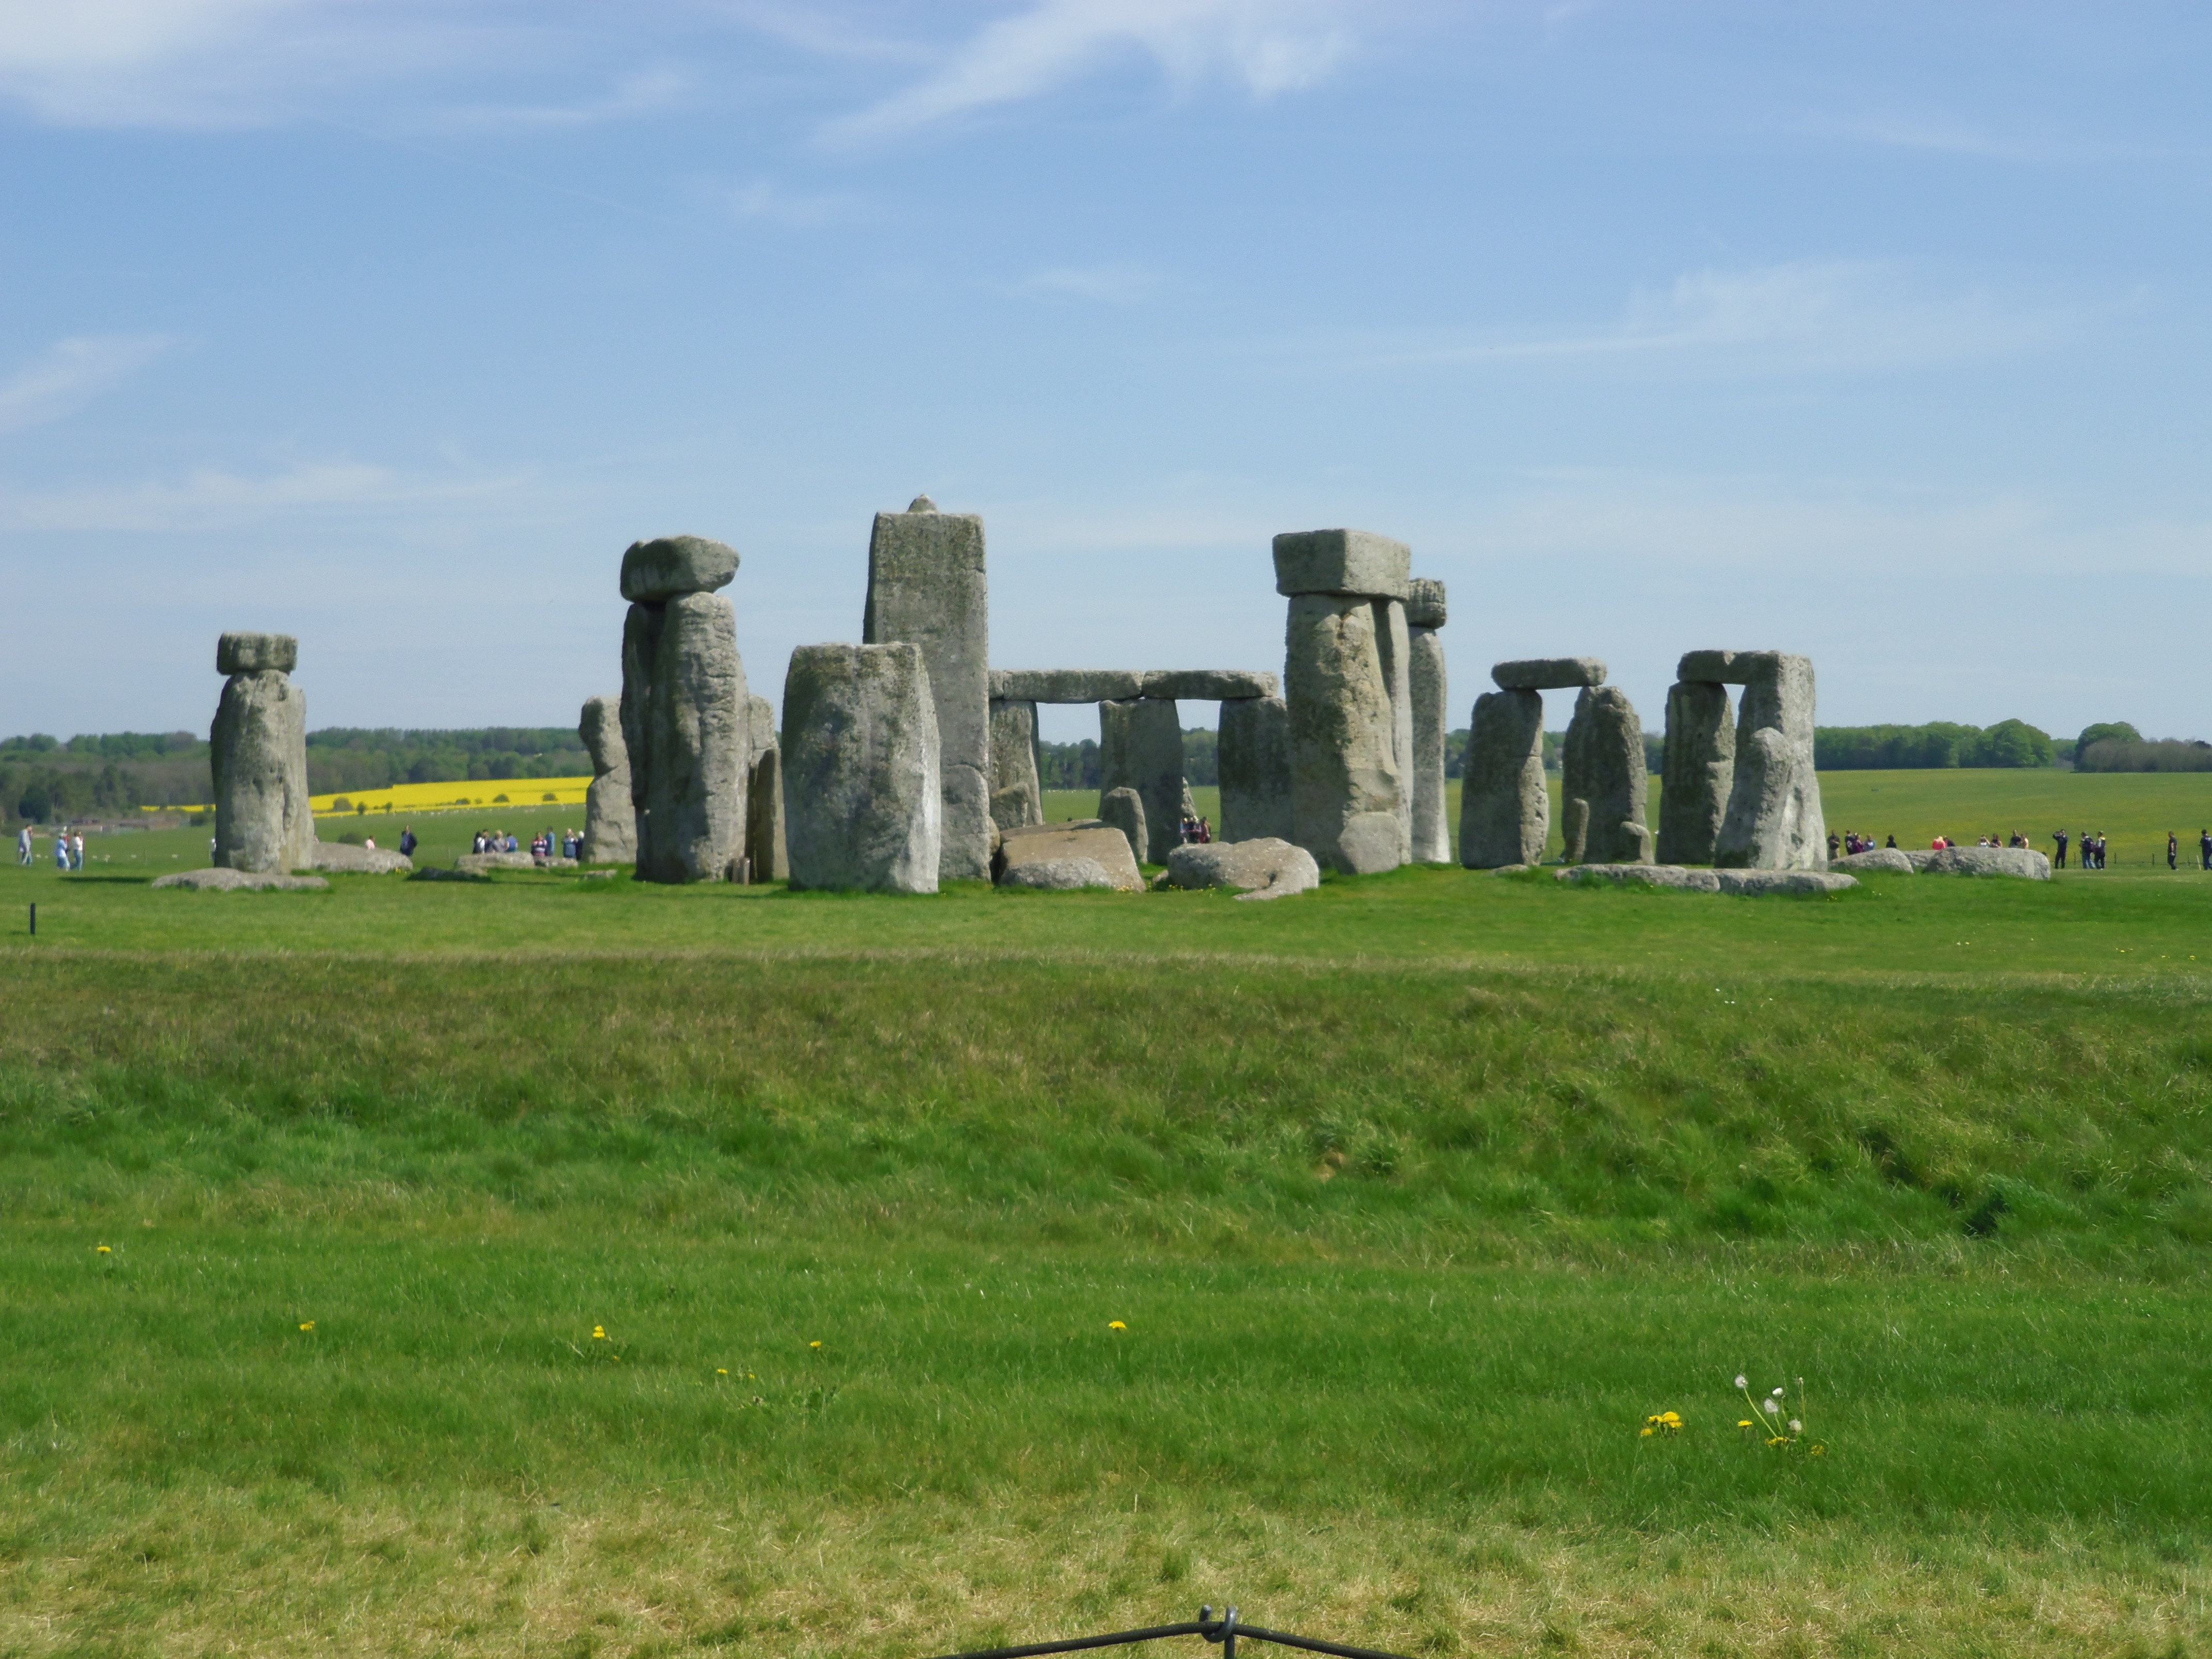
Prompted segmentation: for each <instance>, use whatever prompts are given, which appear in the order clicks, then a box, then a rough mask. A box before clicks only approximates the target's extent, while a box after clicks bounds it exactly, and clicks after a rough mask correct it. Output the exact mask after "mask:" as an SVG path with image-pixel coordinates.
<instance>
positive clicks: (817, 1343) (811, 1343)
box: [806, 1342, 822, 1348]
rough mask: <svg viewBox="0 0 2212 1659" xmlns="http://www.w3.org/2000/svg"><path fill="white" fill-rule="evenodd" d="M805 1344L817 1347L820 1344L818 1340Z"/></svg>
mask: <svg viewBox="0 0 2212 1659" xmlns="http://www.w3.org/2000/svg"><path fill="white" fill-rule="evenodd" d="M806 1346H808V1347H810V1348H818V1347H820V1346H822V1345H821V1344H820V1343H819V1342H810V1343H808V1344H807V1345H806Z"/></svg>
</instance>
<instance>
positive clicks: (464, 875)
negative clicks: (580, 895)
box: [407, 865, 614, 882]
mask: <svg viewBox="0 0 2212 1659" xmlns="http://www.w3.org/2000/svg"><path fill="white" fill-rule="evenodd" d="M596 873H598V874H600V875H607V876H611V875H612V874H614V872H613V871H611V870H603V871H599V872H596ZM407 879H408V880H410V881H463V882H466V881H489V880H490V879H491V878H490V877H489V876H482V875H478V874H477V872H475V871H473V870H444V869H441V868H439V867H438V866H436V865H432V866H430V867H429V868H428V869H427V870H417V871H416V872H415V873H414V874H413V875H411V876H410V877H408V878H407Z"/></svg>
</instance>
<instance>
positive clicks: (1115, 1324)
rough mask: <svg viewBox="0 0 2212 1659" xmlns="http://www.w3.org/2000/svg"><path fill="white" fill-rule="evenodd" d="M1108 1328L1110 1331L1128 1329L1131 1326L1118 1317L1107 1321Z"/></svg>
mask: <svg viewBox="0 0 2212 1659" xmlns="http://www.w3.org/2000/svg"><path fill="white" fill-rule="evenodd" d="M1106 1328H1107V1329H1108V1330H1109V1331H1126V1330H1127V1329H1128V1327H1127V1325H1124V1324H1123V1323H1122V1322H1121V1321H1120V1320H1118V1319H1109V1320H1108V1321H1107V1322H1106Z"/></svg>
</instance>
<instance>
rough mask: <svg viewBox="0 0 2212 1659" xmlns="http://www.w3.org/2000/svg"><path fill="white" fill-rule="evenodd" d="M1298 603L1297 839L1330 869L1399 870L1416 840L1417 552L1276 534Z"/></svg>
mask: <svg viewBox="0 0 2212 1659" xmlns="http://www.w3.org/2000/svg"><path fill="white" fill-rule="evenodd" d="M1274 556H1275V591H1276V592H1279V593H1281V594H1283V595H1284V596H1285V597H1286V598H1287V599H1289V600H1290V602H1291V604H1290V617H1289V621H1288V623H1287V626H1286V628H1285V636H1284V687H1283V690H1284V701H1285V703H1286V704H1287V706H1288V708H1289V714H1290V726H1291V825H1292V834H1291V839H1292V840H1293V841H1295V842H1297V844H1298V845H1299V846H1301V847H1303V848H1305V849H1306V850H1307V851H1308V852H1309V853H1310V854H1313V856H1314V858H1315V860H1316V862H1318V863H1320V864H1322V865H1324V866H1334V867H1335V868H1337V869H1339V870H1343V871H1346V872H1351V873H1352V874H1357V875H1365V874H1370V873H1372V872H1376V871H1379V870H1389V869H1395V867H1396V866H1399V865H1401V864H1403V863H1404V862H1405V861H1406V860H1407V857H1408V856H1409V855H1410V854H1411V851H1412V843H1413V776H1412V765H1411V762H1412V753H1411V751H1412V749H1413V709H1412V693H1411V679H1410V664H1409V662H1408V657H1409V655H1410V641H1408V638H1407V629H1406V605H1405V600H1406V586H1407V575H1408V567H1409V566H1410V564H1411V562H1412V558H1413V555H1412V551H1411V550H1410V549H1408V548H1407V545H1406V544H1404V543H1403V542H1397V541H1393V540H1391V539H1390V538H1389V537H1387V536H1378V535H1376V534H1374V533H1372V532H1369V531H1364V530H1310V531H1299V532H1291V533H1290V534H1286V535H1281V536H1278V537H1276V538H1275V543H1274Z"/></svg>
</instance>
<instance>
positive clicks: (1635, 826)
mask: <svg viewBox="0 0 2212 1659" xmlns="http://www.w3.org/2000/svg"><path fill="white" fill-rule="evenodd" d="M1649 787H1650V780H1649V777H1648V776H1647V775H1646V773H1645V771H1644V722H1643V721H1642V720H1638V718H1637V717H1636V708H1635V705H1634V704H1632V703H1631V702H1629V701H1628V694H1627V693H1626V692H1625V691H1623V690H1621V689H1620V687H1619V686H1617V685H1595V686H1589V687H1586V688H1584V690H1583V693H1582V695H1581V696H1578V697H1577V698H1576V699H1575V716H1574V718H1573V719H1572V720H1570V721H1568V722H1567V737H1566V742H1565V744H1563V745H1562V747H1561V749H1560V752H1559V794H1560V798H1561V799H1562V800H1563V801H1565V802H1566V803H1567V804H1568V805H1569V807H1570V809H1571V807H1572V805H1573V803H1575V802H1577V801H1580V802H1583V803H1584V807H1583V811H1586V812H1587V814H1588V817H1587V820H1586V822H1587V826H1588V827H1587V830H1586V833H1585V836H1584V837H1583V844H1582V846H1581V848H1579V849H1577V848H1574V847H1570V848H1568V852H1567V856H1568V859H1569V861H1570V862H1577V863H1579V862H1588V863H1591V864H1649V863H1650V862H1651V831H1650V829H1648V828H1646V827H1645V825H1644V800H1645V797H1646V794H1647V792H1648V790H1649ZM1577 816H1580V815H1579V814H1577Z"/></svg>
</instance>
